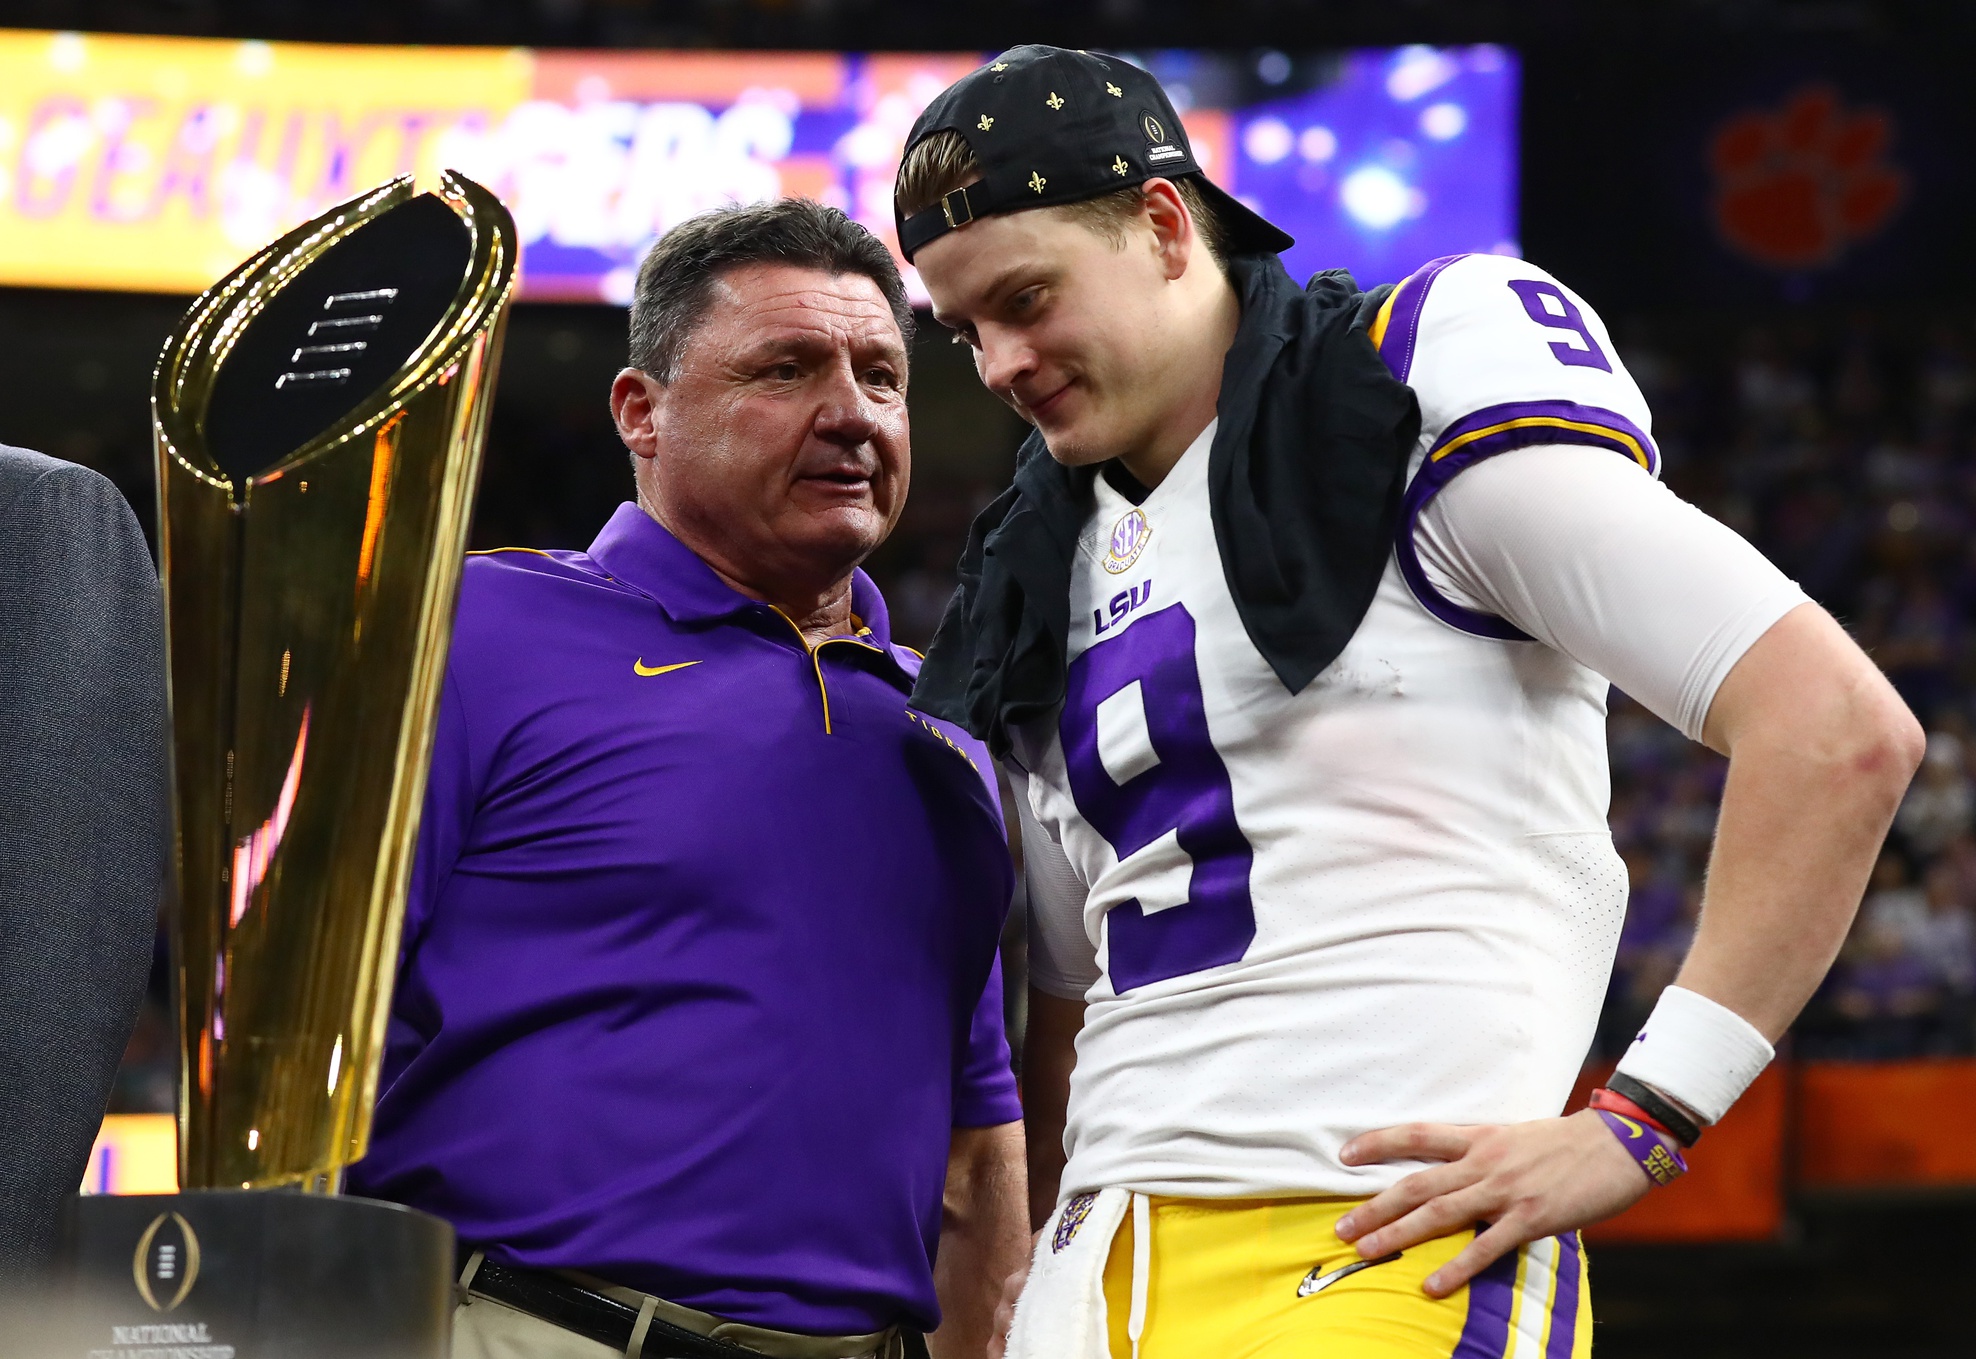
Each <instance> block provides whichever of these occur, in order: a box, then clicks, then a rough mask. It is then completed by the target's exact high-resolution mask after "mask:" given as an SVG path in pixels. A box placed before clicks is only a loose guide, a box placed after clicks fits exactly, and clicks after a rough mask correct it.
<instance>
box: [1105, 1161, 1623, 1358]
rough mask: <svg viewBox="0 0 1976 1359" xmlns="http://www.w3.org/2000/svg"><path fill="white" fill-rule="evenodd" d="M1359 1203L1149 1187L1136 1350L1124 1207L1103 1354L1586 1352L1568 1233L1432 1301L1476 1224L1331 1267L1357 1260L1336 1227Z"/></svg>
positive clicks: (1583, 1284)
mask: <svg viewBox="0 0 1976 1359" xmlns="http://www.w3.org/2000/svg"><path fill="white" fill-rule="evenodd" d="M1363 1202H1364V1200H1363V1199H1238V1200H1221V1201H1216V1200H1212V1199H1169V1198H1157V1197H1155V1198H1153V1199H1151V1200H1150V1208H1151V1211H1150V1214H1149V1219H1150V1222H1151V1224H1152V1229H1151V1232H1150V1236H1151V1240H1152V1249H1151V1255H1150V1260H1149V1262H1148V1265H1147V1268H1146V1270H1145V1278H1144V1281H1143V1286H1144V1294H1145V1297H1144V1302H1145V1318H1144V1322H1143V1324H1142V1327H1141V1330H1140V1336H1139V1343H1138V1346H1137V1348H1136V1350H1135V1348H1134V1346H1133V1342H1132V1339H1131V1336H1130V1334H1129V1333H1128V1326H1129V1324H1130V1320H1131V1315H1132V1302H1133V1273H1134V1262H1133V1244H1134V1237H1133V1232H1134V1222H1133V1218H1134V1215H1133V1214H1132V1213H1129V1212H1128V1213H1127V1214H1126V1218H1125V1222H1124V1224H1123V1225H1122V1226H1121V1227H1120V1228H1119V1233H1118V1236H1117V1237H1116V1238H1114V1240H1113V1241H1112V1246H1111V1255H1110V1257H1109V1258H1108V1260H1107V1261H1106V1264H1105V1311H1106V1315H1107V1318H1108V1321H1109V1325H1110V1330H1111V1353H1112V1359H1590V1355H1591V1352H1592V1307H1591V1290H1590V1287H1589V1285H1588V1283H1587V1280H1586V1275H1585V1256H1584V1250H1583V1248H1582V1247H1581V1245H1580V1244H1579V1241H1578V1237H1577V1234H1576V1233H1575V1232H1574V1233H1570V1234H1567V1235H1565V1236H1562V1237H1546V1238H1545V1239H1543V1240H1541V1241H1533V1242H1531V1243H1530V1244H1529V1245H1527V1246H1525V1247H1523V1248H1522V1249H1521V1250H1519V1251H1516V1252H1515V1253H1513V1254H1511V1255H1508V1256H1505V1257H1504V1258H1503V1259H1501V1260H1498V1261H1497V1262H1496V1263H1495V1264H1493V1265H1491V1266H1490V1267H1489V1268H1488V1269H1486V1270H1484V1271H1483V1272H1482V1273H1481V1274H1480V1275H1478V1276H1477V1277H1476V1278H1475V1279H1474V1281H1473V1282H1472V1283H1470V1285H1469V1286H1468V1287H1466V1288H1464V1289H1462V1290H1460V1291H1459V1292H1457V1293H1455V1294H1454V1295H1453V1296H1452V1297H1447V1298H1442V1299H1438V1300H1437V1299H1434V1298H1430V1297H1428V1296H1427V1295H1426V1294H1425V1293H1423V1292H1421V1291H1420V1286H1421V1283H1422V1281H1423V1280H1425V1279H1426V1277H1427V1276H1428V1275H1429V1274H1431V1273H1433V1272H1434V1270H1435V1269H1436V1268H1438V1267H1439V1266H1440V1265H1442V1264H1444V1263H1446V1262H1447V1261H1449V1260H1451V1259H1453V1258H1454V1256H1455V1255H1456V1254H1457V1253H1458V1252H1459V1251H1460V1250H1461V1249H1462V1247H1464V1246H1466V1245H1467V1244H1468V1243H1469V1242H1470V1241H1471V1240H1473V1239H1474V1235H1475V1234H1474V1233H1473V1232H1462V1233H1460V1234H1459V1235H1456V1236H1450V1237H1445V1238H1443V1239H1441V1240H1438V1241H1430V1242H1428V1243H1427V1244H1426V1245H1423V1246H1415V1247H1412V1248H1411V1249H1409V1250H1407V1251H1405V1252H1404V1253H1402V1254H1401V1256H1400V1258H1399V1259H1397V1260H1393V1261H1391V1262H1389V1263H1386V1264H1378V1265H1370V1266H1367V1267H1365V1268H1362V1269H1357V1270H1353V1271H1351V1272H1349V1273H1345V1274H1342V1275H1337V1274H1334V1273H1333V1271H1337V1270H1341V1269H1344V1268H1345V1267H1347V1266H1350V1265H1354V1264H1357V1263H1358V1260H1359V1256H1358V1252H1357V1251H1356V1250H1355V1249H1353V1248H1352V1247H1351V1246H1349V1245H1346V1244H1345V1243H1344V1242H1343V1241H1340V1240H1339V1239H1338V1236H1337V1233H1336V1232H1335V1231H1334V1228H1335V1226H1336V1224H1337V1221H1338V1219H1339V1218H1340V1217H1343V1216H1344V1215H1345V1213H1346V1212H1348V1211H1349V1210H1351V1209H1352V1208H1354V1207H1356V1206H1357V1205H1358V1204H1360V1203H1363ZM1327 1276H1329V1277H1327ZM1306 1280H1310V1281H1311V1282H1310V1284H1306V1283H1305V1281H1306ZM1300 1285H1302V1286H1304V1288H1305V1294H1306V1295H1305V1296H1302V1297H1299V1296H1298V1289H1299V1286H1300Z"/></svg>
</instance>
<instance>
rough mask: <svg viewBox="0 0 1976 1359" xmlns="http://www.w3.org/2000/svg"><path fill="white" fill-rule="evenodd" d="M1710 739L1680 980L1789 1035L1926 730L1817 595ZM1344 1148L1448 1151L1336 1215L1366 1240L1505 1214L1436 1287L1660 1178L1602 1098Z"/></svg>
mask: <svg viewBox="0 0 1976 1359" xmlns="http://www.w3.org/2000/svg"><path fill="white" fill-rule="evenodd" d="M1704 739H1705V740H1706V741H1707V743H1708V745H1709V746H1711V747H1712V748H1713V749H1715V750H1717V751H1719V752H1720V753H1722V754H1725V755H1727V756H1728V757H1729V777H1728V783H1727V786H1726V787H1725V789H1724V791H1723V797H1722V813H1721V819H1720V822H1719V825H1718V829H1717V833H1716V844H1715V851H1714V854H1713V856H1712V857H1711V859H1710V862H1709V872H1708V886H1707V893H1706V896H1705V898H1704V904H1703V908H1702V919H1701V924H1700V928H1699V930H1698V931H1697V934H1696V938H1695V944H1694V948H1693V950H1692V952H1691V953H1690V955H1689V957H1688V959H1687V962H1686V964H1685V965H1684V966H1683V968H1682V970H1681V974H1680V976H1679V978H1678V979H1677V981H1676V985H1677V986H1680V987H1682V988H1683V989H1685V990H1689V991H1693V992H1696V993H1698V994H1700V995H1702V996H1705V997H1707V998H1708V999H1710V1000H1713V1001H1715V1002H1716V1003H1718V1004H1720V1005H1723V1006H1726V1007H1727V1008H1728V1009H1730V1010H1732V1011H1734V1012H1735V1013H1736V1014H1738V1015H1740V1016H1741V1017H1742V1018H1744V1019H1745V1020H1747V1021H1749V1023H1750V1024H1752V1025H1753V1026H1754V1027H1755V1028H1756V1029H1758V1030H1759V1031H1760V1032H1761V1033H1762V1034H1763V1035H1764V1036H1765V1037H1766V1038H1769V1039H1771V1040H1773V1041H1774V1040H1775V1039H1776V1038H1778V1037H1779V1036H1781V1035H1782V1034H1783V1032H1784V1030H1785V1029H1786V1028H1787V1027H1789V1025H1790V1023H1791V1021H1792V1020H1793V1019H1795V1018H1796V1017H1797V1014H1798V1011H1799V1010H1800V1009H1801V1008H1803V1006H1804V1003H1805V1001H1806V1000H1807V999H1808V998H1809V997H1810V995H1811V993H1812V991H1813V990H1814V989H1815V988H1816V987H1817V985H1818V983H1819V981H1820V979H1821V978H1823V977H1824V975H1825V972H1826V969H1827V968H1829V967H1830V966H1831V963H1832V959H1833V957H1834V956H1835V955H1836V954H1837V952H1838V949H1839V945H1840V943H1841V941H1842V940H1843V939H1844V938H1845V934H1846V931H1847V929H1848V928H1849V927H1850V925H1851V923H1852V918H1853V913H1854V910H1855V908H1856V907H1857V905H1858V903H1859V900H1860V897H1861V894H1862V893H1863V891H1864V890H1865V887H1866V880H1867V876H1868V874H1869V872H1870V871H1871V869H1872V866H1873V861H1874V858H1875V856H1876V855H1877V854H1878V852H1879V848H1880V843H1881V841H1882V840H1883V839H1884V838H1885V836H1886V833H1887V827H1888V826H1889V824H1890V823H1891V822H1892V820H1893V815H1894V810H1895V808H1896V807H1897V806H1898V805H1899V803H1900V798H1901V794H1902V792H1903V791H1904V790H1905V789H1906V787H1907V784H1908V780H1909V778H1910V777H1911V776H1912V775H1913V773H1914V770H1915V768H1916V767H1917V766H1918V765H1919V764H1920V761H1921V753H1922V745H1923V734H1922V731H1921V727H1920V724H1919V723H1917V722H1916V721H1915V719H1914V716H1913V714H1911V713H1910V712H1909V711H1908V710H1907V707H1906V705H1905V704H1904V703H1902V702H1901V700H1900V698H1899V696H1898V695H1897V694H1895V693H1894V690H1893V687H1892V686H1891V685H1889V684H1888V683H1887V681H1886V679H1885V677H1884V676H1882V675H1881V674H1880V672H1879V670H1878V669H1877V668H1876V667H1875V666H1874V665H1873V662H1872V661H1871V660H1869V659H1868V658H1867V657H1866V655H1865V654H1864V653H1863V652H1861V651H1860V649H1859V648H1858V647H1857V646H1856V645H1854V643H1853V641H1852V639H1851V638H1849V637H1848V636H1846V634H1845V632H1844V631H1843V630H1842V629H1841V628H1840V627H1839V625H1838V624H1837V623H1835V622H1834V621H1833V620H1832V618H1831V616H1830V615H1829V614H1827V613H1826V612H1825V611H1824V610H1823V609H1821V608H1819V607H1818V606H1817V605H1814V604H1804V605H1800V606H1799V607H1798V608H1796V609H1795V610H1793V611H1792V612H1791V613H1789V614H1787V615H1785V617H1783V618H1782V619H1780V620H1779V621H1778V622H1777V623H1776V624H1775V625H1774V626H1772V627H1771V629H1770V630H1769V631H1768V632H1767V633H1765V634H1764V636H1763V637H1762V638H1761V639H1760V640H1759V641H1758V642H1757V643H1756V644H1755V645H1754V646H1752V647H1751V648H1750V650H1749V651H1748V652H1746V653H1745V654H1744V656H1743V658H1742V659H1741V660H1740V661H1738V662H1737V663H1736V665H1735V667H1734V668H1733V669H1732V670H1731V671H1730V672H1729V675H1728V678H1727V679H1725V680H1724V681H1723V683H1722V687H1721V689H1720V690H1719V691H1718V692H1717V694H1716V698H1715V701H1714V703H1713V704H1711V705H1710V707H1709V712H1708V722H1707V726H1706V728H1705V730H1704ZM1663 1093H1666V1094H1668V1095H1670V1096H1672V1095H1673V1094H1674V1092H1671V1091H1670V1092H1663ZM1342 1155H1343V1158H1344V1159H1345V1161H1346V1162H1347V1163H1349V1164H1355V1165H1362V1164H1371V1163H1375V1162H1382V1161H1393V1160H1435V1161H1441V1162H1443V1163H1444V1164H1441V1165H1438V1166H1435V1167H1433V1168H1431V1169H1428V1170H1423V1171H1420V1172H1417V1173H1416V1174H1413V1175H1411V1176H1409V1177H1407V1178H1406V1179H1404V1180H1402V1181H1400V1182H1399V1183H1398V1184H1396V1185H1394V1186H1393V1187H1392V1188H1391V1189H1388V1190H1386V1191H1385V1192H1384V1193H1382V1194H1379V1195H1378V1196H1376V1197H1375V1198H1373V1199H1372V1200H1371V1201H1370V1202H1368V1203H1366V1204H1364V1205H1363V1206H1361V1207H1360V1208H1358V1209H1357V1210H1355V1211H1354V1212H1353V1213H1351V1214H1350V1215H1349V1216H1348V1217H1346V1218H1345V1219H1344V1220H1342V1221H1341V1222H1340V1223H1339V1224H1338V1234H1339V1235H1340V1236H1341V1237H1343V1238H1345V1239H1346V1240H1348V1241H1352V1242H1355V1243H1356V1245H1357V1247H1358V1250H1359V1254H1360V1255H1361V1256H1362V1257H1365V1258H1368V1259H1370V1258H1377V1257H1378V1256H1381V1255H1385V1254H1387V1253H1389V1252H1391V1251H1395V1250H1405V1249H1407V1248H1408V1247H1411V1246H1414V1245H1418V1244H1419V1243H1420V1242H1422V1241H1426V1240H1428V1239H1430V1238H1433V1237H1437V1236H1442V1235H1445V1234H1447V1233H1448V1232H1451V1231H1457V1230H1461V1229H1464V1228H1466V1227H1468V1226H1470V1225H1471V1224H1473V1223H1476V1222H1488V1223H1490V1224H1492V1225H1491V1226H1490V1227H1489V1229H1488V1230H1487V1231H1485V1232H1483V1233H1482V1234H1481V1235H1480V1236H1478V1237H1477V1238H1476V1239H1475V1240H1474V1242H1473V1243H1471V1244H1470V1245H1469V1246H1468V1247H1467V1248H1466V1249H1465V1250H1463V1251H1462V1253H1461V1254H1460V1255H1458V1256H1457V1257H1456V1258H1455V1259H1454V1260H1452V1261H1451V1262H1449V1263H1448V1264H1447V1265H1446V1266H1444V1267H1443V1268H1441V1269H1440V1270H1439V1271H1437V1272H1436V1273H1434V1274H1433V1275H1431V1276H1429V1278H1428V1279H1427V1282H1426V1288H1427V1291H1428V1292H1429V1293H1430V1294H1432V1295H1434V1296H1446V1295H1447V1294H1449V1293H1452V1292H1453V1291H1454V1290H1455V1289H1457V1288H1459V1287H1461V1286H1462V1285H1463V1284H1465V1283H1467V1282H1468V1280H1469V1279H1471V1278H1472V1277H1474V1275H1475V1274H1476V1273H1478V1272H1479V1271H1480V1270H1482V1269H1483V1268H1484V1267H1486V1266H1487V1265H1488V1264H1489V1263H1490V1262H1491V1261H1493V1260H1495V1259H1497V1258H1498V1257H1500V1256H1501V1255H1502V1254H1503V1253H1504V1252H1506V1251H1509V1250H1512V1249H1514V1248H1515V1247H1517V1246H1519V1245H1521V1244H1523V1243H1524V1242H1526V1241H1530V1240H1533V1239H1535V1238H1538V1237H1543V1236H1549V1235H1553V1234H1555V1233H1558V1232H1563V1231H1570V1230H1572V1229H1574V1228H1577V1227H1582V1226H1585V1225H1587V1224H1589V1223H1592V1222H1596V1221H1598V1220H1600V1219H1601V1218H1605V1217H1609V1216H1611V1215H1612V1214H1614V1213H1617V1212H1620V1211H1622V1210H1623V1209H1625V1208H1627V1207H1628V1206H1630V1205H1631V1204H1632V1203H1633V1202H1634V1201H1635V1200H1637V1199H1639V1198H1641V1197H1642V1196H1643V1195H1645V1194H1646V1193H1647V1191H1648V1189H1649V1188H1650V1187H1651V1181H1649V1180H1648V1179H1647V1178H1646V1177H1645V1176H1643V1175H1642V1174H1641V1173H1640V1170H1639V1167H1638V1166H1636V1165H1635V1164H1634V1162H1633V1160H1632V1158H1630V1157H1629V1156H1627V1155H1626V1153H1625V1152H1624V1151H1623V1150H1622V1148H1621V1146H1620V1144H1619V1143H1618V1142H1617V1141H1616V1140H1615V1139H1614V1138H1613V1137H1612V1135H1611V1133H1610V1132H1609V1131H1608V1129H1607V1128H1606V1127H1605V1126H1604V1125H1603V1123H1602V1122H1601V1121H1600V1119H1599V1118H1598V1116H1597V1114H1596V1113H1595V1112H1594V1111H1592V1110H1589V1109H1588V1110H1581V1111H1580V1112H1578V1113H1574V1114H1572V1115H1570V1116H1569V1117H1566V1118H1558V1119H1542V1120H1538V1121H1536V1122H1532V1123H1521V1124H1513V1125H1503V1126H1493V1127H1454V1126H1449V1125H1433V1124H1406V1125H1402V1126H1400V1127H1395V1128H1386V1129H1381V1130H1379V1131H1376V1132H1371V1133H1368V1134H1366V1135H1365V1136H1362V1137H1359V1138H1356V1139H1354V1140H1353V1141H1352V1142H1350V1143H1348V1144H1347V1145H1346V1146H1345V1148H1344V1150H1343V1153H1342Z"/></svg>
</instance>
